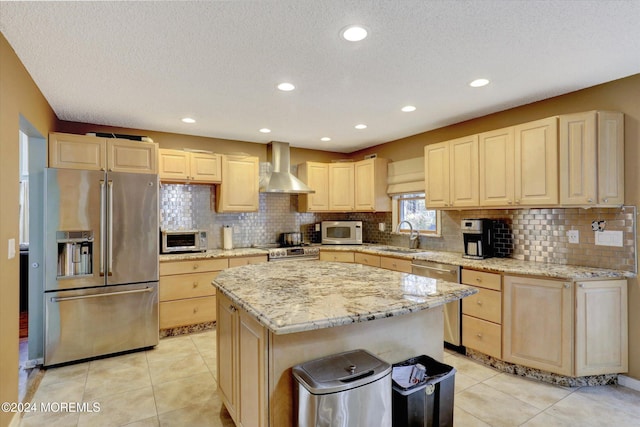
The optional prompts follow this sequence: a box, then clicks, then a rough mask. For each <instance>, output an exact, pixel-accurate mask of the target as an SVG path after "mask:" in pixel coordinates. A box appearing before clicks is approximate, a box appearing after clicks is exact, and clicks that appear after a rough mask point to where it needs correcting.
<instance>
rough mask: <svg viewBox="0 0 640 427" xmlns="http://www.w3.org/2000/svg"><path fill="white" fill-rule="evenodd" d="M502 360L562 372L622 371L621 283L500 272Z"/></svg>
mask: <svg viewBox="0 0 640 427" xmlns="http://www.w3.org/2000/svg"><path fill="white" fill-rule="evenodd" d="M503 307H504V311H503V319H504V320H503V342H504V347H503V349H504V357H503V359H504V360H506V361H507V362H511V363H516V364H519V365H523V366H529V367H532V368H537V369H542V370H544V371H548V372H554V373H557V374H561V375H567V376H585V375H599V374H613V373H621V372H626V371H627V369H628V360H627V357H628V356H627V349H628V335H627V281H626V280H624V279H623V280H596V281H579V282H575V283H572V282H567V281H560V280H547V279H537V278H530V277H514V276H504V302H503Z"/></svg>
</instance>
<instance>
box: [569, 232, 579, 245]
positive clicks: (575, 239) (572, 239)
mask: <svg viewBox="0 0 640 427" xmlns="http://www.w3.org/2000/svg"><path fill="white" fill-rule="evenodd" d="M567 237H568V238H569V243H580V231H579V230H568V231H567Z"/></svg>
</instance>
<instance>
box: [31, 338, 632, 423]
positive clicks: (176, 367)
mask: <svg viewBox="0 0 640 427" xmlns="http://www.w3.org/2000/svg"><path fill="white" fill-rule="evenodd" d="M444 362H445V363H447V364H449V365H451V366H454V367H455V368H456V370H457V373H456V376H455V384H456V395H455V399H454V400H455V412H454V419H455V425H456V426H457V427H473V426H528V427H537V426H544V427H550V426H560V427H562V426H580V427H587V426H598V427H600V426H617V427H623V426H629V427H631V426H639V425H640V392H636V391H634V390H631V389H627V388H625V387H621V386H605V387H580V388H565V387H558V386H553V385H549V384H546V383H541V382H537V381H533V380H528V379H524V378H521V377H516V376H513V375H509V374H504V373H501V372H499V371H496V370H494V369H492V368H489V367H486V366H484V365H482V364H480V363H478V362H476V361H474V360H471V359H469V358H466V357H464V356H461V355H459V354H456V353H451V352H446V353H445V358H444ZM216 377H217V375H216V354H215V331H207V332H202V333H198V334H192V335H184V336H180V337H171V338H165V339H162V340H160V344H159V345H158V346H157V347H156V348H155V349H153V350H148V351H145V352H138V353H131V354H126V355H122V356H118V357H112V358H108V359H101V360H94V361H91V362H86V363H80V364H76V365H69V366H65V367H60V368H52V369H49V370H47V371H46V372H45V374H44V376H43V378H42V381H41V382H40V385H39V387H38V389H37V391H36V392H35V394H34V396H33V399H32V402H35V403H36V404H39V403H40V402H57V403H60V402H98V403H99V404H100V411H99V412H93V413H53V412H49V413H26V414H25V415H24V417H23V419H22V422H21V424H20V425H21V426H23V427H30V426H38V427H39V426H44V425H46V426H91V427H94V426H96V427H97V426H129V427H147V426H190V427H191V426H193V427H200V426H202V427H205V426H215V427H227V426H233V421H232V420H231V418H230V417H229V414H228V412H227V411H226V409H225V408H224V406H223V405H222V403H221V401H220V398H219V397H218V396H217V393H216V387H217V384H216Z"/></svg>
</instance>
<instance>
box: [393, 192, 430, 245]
mask: <svg viewBox="0 0 640 427" xmlns="http://www.w3.org/2000/svg"><path fill="white" fill-rule="evenodd" d="M392 216H393V229H394V230H395V229H396V228H397V226H398V224H399V223H400V222H402V221H409V222H410V223H411V225H412V226H413V229H414V230H418V232H419V233H420V234H424V235H429V236H440V223H441V220H440V211H438V210H435V209H427V207H426V206H425V194H424V193H408V194H400V195H396V196H394V197H393V207H392ZM399 231H400V232H401V233H408V232H409V227H408V226H407V225H406V224H402V227H401V228H400V230H399Z"/></svg>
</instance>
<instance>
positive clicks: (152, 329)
mask: <svg viewBox="0 0 640 427" xmlns="http://www.w3.org/2000/svg"><path fill="white" fill-rule="evenodd" d="M45 186H46V187H45V209H46V211H45V224H44V229H45V239H44V240H45V248H44V249H45V292H44V298H45V303H44V306H45V325H44V326H45V346H44V365H45V366H49V365H56V364H60V363H66V362H70V361H75V360H81V359H86V358H91V357H95V356H101V355H107V354H112V353H118V352H122V351H128V350H134V349H139V348H145V347H152V346H155V345H157V343H158V176H157V175H150V174H134V173H122V172H103V171H84V170H73V169H46V170H45Z"/></svg>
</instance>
